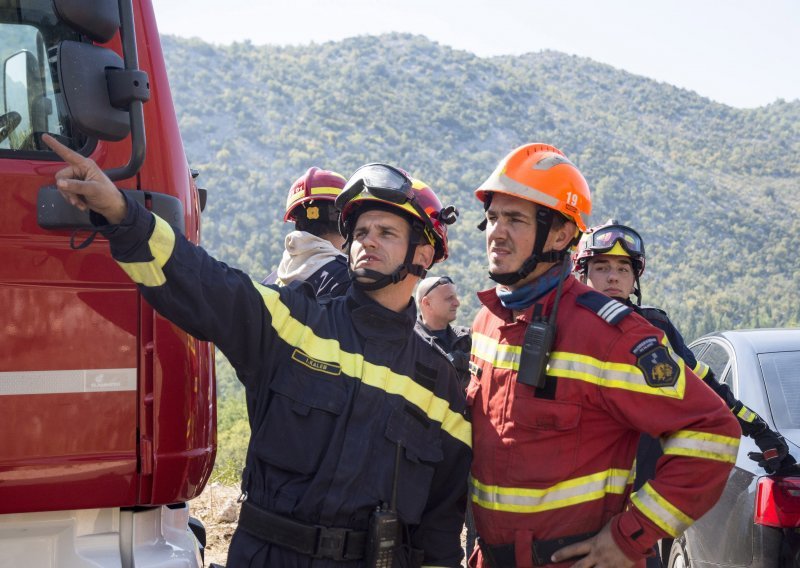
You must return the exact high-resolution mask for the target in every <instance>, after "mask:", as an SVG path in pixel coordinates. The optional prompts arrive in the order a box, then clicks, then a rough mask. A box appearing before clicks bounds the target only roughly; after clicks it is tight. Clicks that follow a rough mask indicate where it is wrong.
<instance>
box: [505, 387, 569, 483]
mask: <svg viewBox="0 0 800 568" xmlns="http://www.w3.org/2000/svg"><path fill="white" fill-rule="evenodd" d="M520 390H521V389H518V390H517V391H516V393H515V398H514V402H513V404H512V405H511V411H510V418H511V430H510V431H509V433H508V435H509V437H510V438H511V440H512V442H511V447H510V448H509V451H510V452H511V455H510V459H509V460H508V462H507V463H508V464H509V471H508V477H509V479H510V480H511V481H512V482H513V483H520V484H523V486H527V485H529V484H530V485H535V486H543V485H551V484H553V483H556V482H559V481H563V480H565V479H568V478H569V477H571V476H572V473H573V472H574V470H575V466H576V462H577V457H578V448H579V447H580V442H581V440H580V428H579V423H580V418H581V405H580V404H578V403H574V402H561V401H554V400H545V399H541V398H534V397H532V396H525V394H523V395H522V396H520Z"/></svg>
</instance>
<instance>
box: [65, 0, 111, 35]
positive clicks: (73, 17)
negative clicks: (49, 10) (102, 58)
mask: <svg viewBox="0 0 800 568" xmlns="http://www.w3.org/2000/svg"><path fill="white" fill-rule="evenodd" d="M53 7H54V8H55V11H56V14H57V15H58V18H59V19H60V20H61V21H62V22H64V23H65V24H67V25H68V26H70V27H71V28H72V29H74V30H76V31H78V32H80V33H82V34H83V35H85V36H88V37H89V38H90V39H91V40H92V41H96V42H98V43H106V42H107V41H109V40H110V39H111V38H112V37H114V34H115V33H117V30H118V29H119V26H120V20H119V4H118V2H117V0H94V1H92V2H87V1H86V0H53Z"/></svg>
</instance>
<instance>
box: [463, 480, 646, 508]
mask: <svg viewBox="0 0 800 568" xmlns="http://www.w3.org/2000/svg"><path fill="white" fill-rule="evenodd" d="M632 481H633V478H632V476H631V471H630V470H627V469H608V470H606V471H601V472H599V473H594V474H592V475H586V476H584V477H576V478H574V479H568V480H566V481H562V482H559V483H557V484H555V485H552V486H550V487H548V488H546V489H530V488H522V487H500V486H498V485H487V484H484V483H481V482H480V481H478V480H477V479H475V478H474V477H472V478H470V482H471V487H472V492H471V497H472V502H473V503H475V504H476V505H479V506H480V507H483V508H484V509H490V510H492V511H504V512H507V513H539V512H542V511H551V510H553V509H563V508H565V507H571V506H573V505H579V504H581V503H586V502H588V501H596V500H598V499H603V498H604V497H605V496H606V495H608V494H614V495H622V494H624V493H625V491H627V489H628V487H629V485H630V483H632Z"/></svg>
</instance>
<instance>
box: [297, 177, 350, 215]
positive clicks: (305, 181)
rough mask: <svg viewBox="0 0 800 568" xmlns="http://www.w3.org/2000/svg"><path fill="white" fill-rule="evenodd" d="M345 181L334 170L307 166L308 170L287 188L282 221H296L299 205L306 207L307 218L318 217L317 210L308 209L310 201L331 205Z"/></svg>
mask: <svg viewBox="0 0 800 568" xmlns="http://www.w3.org/2000/svg"><path fill="white" fill-rule="evenodd" d="M345 181H346V180H345V178H344V176H343V175H341V174H337V173H336V172H332V171H330V170H323V169H320V168H317V167H312V168H308V171H307V172H306V173H305V174H303V175H302V176H300V177H299V178H297V179H296V180H295V182H294V183H293V184H292V187H291V188H289V195H287V196H286V212H285V213H284V215H283V220H284V222H286V221H297V212H298V209H297V208H298V207H300V206H301V205H302V206H303V208H305V209H306V216H307V217H308V218H309V219H317V218H319V217H320V213H319V210H317V211H311V210H310V208H311V207H313V205H312V203H316V202H327V203H326V205H333V201H335V200H336V196H337V195H339V194H340V193H341V192H342V188H343V187H344V183H345ZM307 204H308V205H307ZM331 209H332V208H331Z"/></svg>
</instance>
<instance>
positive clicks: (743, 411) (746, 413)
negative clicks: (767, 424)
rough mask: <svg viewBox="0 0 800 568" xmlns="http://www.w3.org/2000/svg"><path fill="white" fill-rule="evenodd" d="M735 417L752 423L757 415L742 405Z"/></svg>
mask: <svg viewBox="0 0 800 568" xmlns="http://www.w3.org/2000/svg"><path fill="white" fill-rule="evenodd" d="M736 416H738V417H739V418H741V419H742V420H744V421H745V422H752V421H753V420H755V419H756V418H757V417H758V414H756V413H755V412H753V411H752V410H750V409H749V408H747V407H746V406H745V405H744V404H743V405H742V407H741V408H740V409H739V412H737V413H736Z"/></svg>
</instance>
